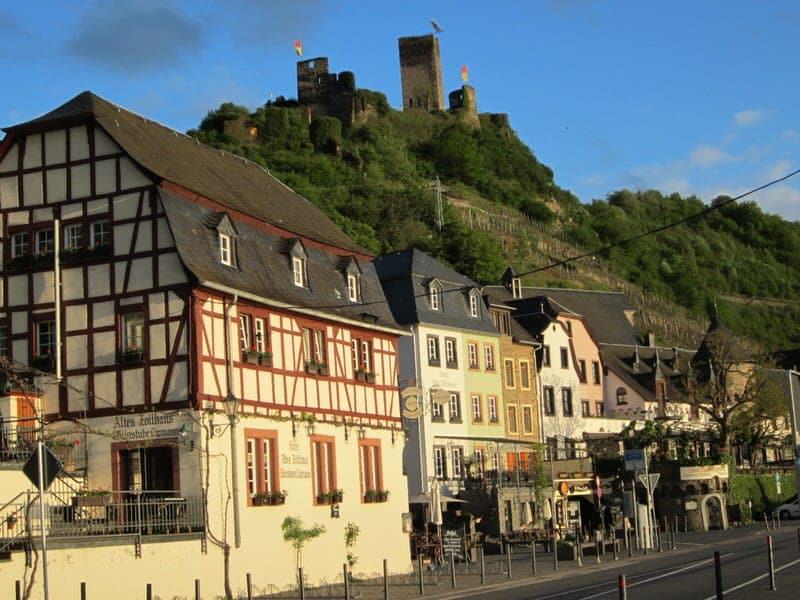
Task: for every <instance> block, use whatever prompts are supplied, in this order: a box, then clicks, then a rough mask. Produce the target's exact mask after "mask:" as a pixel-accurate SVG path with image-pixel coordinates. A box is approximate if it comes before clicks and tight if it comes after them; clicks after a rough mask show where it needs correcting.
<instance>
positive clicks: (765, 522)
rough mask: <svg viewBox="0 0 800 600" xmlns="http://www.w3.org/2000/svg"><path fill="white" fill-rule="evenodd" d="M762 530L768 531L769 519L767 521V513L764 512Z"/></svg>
mask: <svg viewBox="0 0 800 600" xmlns="http://www.w3.org/2000/svg"><path fill="white" fill-rule="evenodd" d="M764 531H769V521H767V513H764Z"/></svg>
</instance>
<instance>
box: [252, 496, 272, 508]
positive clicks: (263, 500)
mask: <svg viewBox="0 0 800 600" xmlns="http://www.w3.org/2000/svg"><path fill="white" fill-rule="evenodd" d="M250 500H251V502H252V504H253V506H264V505H266V504H268V503H269V493H261V494H256V495H254V496H252V497H251V499H250Z"/></svg>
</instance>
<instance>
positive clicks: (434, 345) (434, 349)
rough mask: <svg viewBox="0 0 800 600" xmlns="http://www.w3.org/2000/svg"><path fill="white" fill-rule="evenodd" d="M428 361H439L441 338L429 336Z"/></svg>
mask: <svg viewBox="0 0 800 600" xmlns="http://www.w3.org/2000/svg"><path fill="white" fill-rule="evenodd" d="M428 362H429V363H431V362H439V338H438V337H436V336H435V335H431V336H428Z"/></svg>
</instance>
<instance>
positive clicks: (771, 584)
mask: <svg viewBox="0 0 800 600" xmlns="http://www.w3.org/2000/svg"><path fill="white" fill-rule="evenodd" d="M767 562H768V565H769V589H770V591H774V590H777V589H778V587H777V586H776V585H775V557H774V555H773V553H772V536H771V535H768V536H767Z"/></svg>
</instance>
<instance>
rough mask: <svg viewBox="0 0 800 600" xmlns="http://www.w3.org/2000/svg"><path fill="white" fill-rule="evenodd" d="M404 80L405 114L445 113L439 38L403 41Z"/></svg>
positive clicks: (407, 38)
mask: <svg viewBox="0 0 800 600" xmlns="http://www.w3.org/2000/svg"><path fill="white" fill-rule="evenodd" d="M397 42H398V46H399V48H400V76H401V78H402V87H403V110H424V111H429V110H444V87H443V86H442V60H441V57H440V56H439V38H437V37H436V36H435V35H433V34H430V35H419V36H412V37H401V38H400V39H398V40H397Z"/></svg>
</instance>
